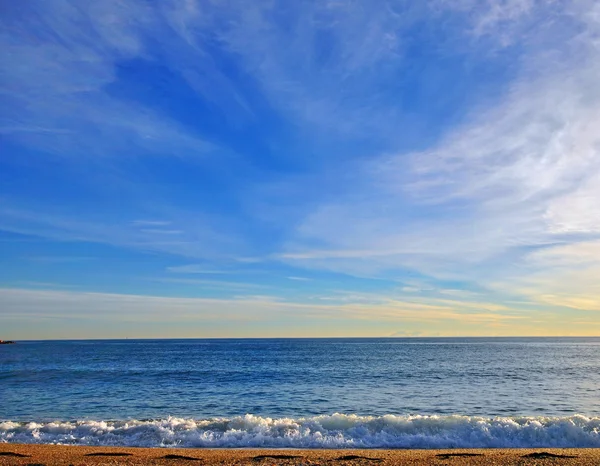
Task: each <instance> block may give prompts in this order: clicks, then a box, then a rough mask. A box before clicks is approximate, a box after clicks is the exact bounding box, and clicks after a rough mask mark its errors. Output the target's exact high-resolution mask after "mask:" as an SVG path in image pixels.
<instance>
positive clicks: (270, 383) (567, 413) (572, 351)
mask: <svg viewBox="0 0 600 466" xmlns="http://www.w3.org/2000/svg"><path fill="white" fill-rule="evenodd" d="M0 442H20V443H61V444H85V445H124V446H165V447H169V446H173V447H175V446H177V447H301V448H304V447H307V448H308V447H311V448H320V447H323V448H347V447H363V448H383V447H386V448H468V447H600V338H465V339H460V338H447V339H273V340H251V339H249V340H120V341H116V340H113V341H52V342H49V341H44V342H19V343H18V344H16V345H4V346H0Z"/></svg>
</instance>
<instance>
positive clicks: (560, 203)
mask: <svg viewBox="0 0 600 466" xmlns="http://www.w3.org/2000/svg"><path fill="white" fill-rule="evenodd" d="M514 3H515V7H514V11H515V14H514V16H515V17H518V18H521V16H523V17H527V18H528V17H529V15H530V14H534V13H535V14H536V15H537V17H538V19H541V21H542V23H541V25H540V26H539V27H538V28H537V29H535V30H534V31H532V32H531V33H528V35H527V36H524V37H523V39H524V42H525V43H524V45H523V47H524V48H525V49H526V50H527V53H528V54H529V62H526V63H525V64H524V65H523V66H522V69H521V70H520V72H519V75H518V77H517V79H516V80H515V81H514V82H513V83H512V84H511V86H510V87H509V88H508V89H507V90H506V92H504V93H503V94H502V95H501V96H500V98H499V99H497V101H496V102H492V104H491V105H486V106H484V105H479V106H478V107H477V108H475V109H474V110H473V111H471V112H470V114H469V116H468V117H467V118H466V119H465V121H464V123H462V124H460V125H458V126H455V127H453V128H450V129H449V130H448V131H447V133H446V135H445V136H444V137H443V138H441V140H440V141H439V142H438V143H437V144H435V145H434V146H433V147H431V148H429V149H426V150H420V151H413V152H409V153H405V152H402V153H395V154H384V155H381V156H378V157H373V158H371V159H370V160H368V161H367V162H365V163H364V164H363V165H362V166H361V167H360V172H359V173H360V174H357V175H356V176H355V177H354V179H357V180H360V181H359V182H357V183H355V184H353V185H352V186H350V187H349V189H348V190H347V192H346V193H345V194H344V195H343V196H340V197H339V198H338V199H334V200H330V201H328V202H324V203H322V204H321V205H320V206H318V207H317V208H316V209H315V210H314V211H313V212H312V213H310V214H309V215H308V216H307V217H306V218H305V219H304V221H303V222H302V223H300V224H299V226H298V228H297V230H296V234H295V236H292V237H291V238H290V239H289V241H288V244H287V247H286V249H285V250H284V251H283V252H282V253H281V254H280V255H279V257H280V258H281V259H282V260H284V261H286V262H288V263H291V264H296V265H301V266H304V267H308V268H310V267H317V268H326V269H328V270H337V271H342V272H348V273H353V274H355V273H358V272H360V271H361V270H362V271H363V272H366V273H370V274H373V275H375V276H377V275H385V274H386V273H388V272H393V271H397V270H399V269H409V270H411V269H412V270H417V271H420V272H421V273H424V274H429V275H433V276H437V277H462V278H470V279H473V280H477V281H480V282H483V283H485V282H486V280H489V279H490V278H491V277H494V276H495V275H501V274H510V273H511V272H515V273H522V272H523V270H517V269H518V268H519V267H521V265H522V264H523V263H524V262H525V261H526V259H525V257H526V256H527V254H528V253H529V252H530V250H531V248H544V247H549V246H552V245H554V244H556V243H557V242H567V243H577V242H579V241H582V240H586V238H587V239H589V235H598V234H599V233H600V211H598V209H597V206H596V204H597V203H595V202H594V201H595V200H596V199H598V198H600V191H599V186H600V154H599V148H600V133H598V131H597V130H596V128H598V127H600V84H599V82H598V80H597V79H596V77H597V76H598V74H599V73H600V49H599V48H598V41H597V36H598V31H600V22H599V21H598V19H597V15H596V16H594V15H593V14H592V13H593V11H597V10H598V7H597V6H596V5H594V4H592V3H590V2H581V3H578V4H576V5H574V6H572V8H571V7H568V8H567V10H566V11H565V10H562V11H558V10H555V9H552V8H550V7H548V8H550V9H549V10H543V9H542V10H539V9H534V11H530V10H531V7H530V5H529V2H521V3H522V4H521V3H519V2H514ZM517 3H519V5H517ZM559 10H560V8H559ZM499 11H500V10H498V13H497V14H500V13H499ZM543 13H545V14H546V16H544V15H543ZM503 14H504V13H503ZM506 14H507V15H508V17H507V18H504V17H496V18H495V19H493V20H492V19H489V20H486V21H484V22H485V23H486V24H487V26H486V27H488V26H489V27H491V26H492V25H494V24H496V23H499V22H500V23H501V22H504V21H505V20H508V19H510V18H512V16H513V14H512V13H510V14H509V13H508V12H507V13H506ZM540 14H542V16H541V18H540ZM494 15H496V13H494ZM494 15H492V16H494ZM557 29H559V30H560V31H561V35H562V36H565V35H568V37H567V38H566V39H565V38H564V37H563V38H562V40H561V41H557V40H556V38H555V37H552V33H553V32H555V30H557ZM597 211H598V212H597ZM340 232H343V233H341V234H340ZM586 235H587V236H586ZM315 245H316V246H317V247H315ZM482 272H483V273H482Z"/></svg>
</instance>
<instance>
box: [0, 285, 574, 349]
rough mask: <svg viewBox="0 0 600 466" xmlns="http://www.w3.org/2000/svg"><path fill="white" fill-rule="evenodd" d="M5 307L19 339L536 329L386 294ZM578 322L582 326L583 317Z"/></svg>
mask: <svg viewBox="0 0 600 466" xmlns="http://www.w3.org/2000/svg"><path fill="white" fill-rule="evenodd" d="M488 307H489V306H488ZM0 309H2V312H0V323H1V324H2V328H3V329H4V330H5V331H6V332H9V331H10V332H12V333H17V331H18V333H19V336H15V338H36V337H38V335H41V334H44V335H45V336H44V338H74V337H78V338H89V337H94V338H101V337H116V336H122V335H126V336H130V337H134V336H138V337H144V336H146V337H147V336H152V335H155V334H156V333H155V332H156V331H157V329H159V330H161V331H162V333H161V334H160V335H161V336H162V337H167V336H171V337H174V336H196V337H202V336H229V337H232V336H252V335H253V336H266V335H272V334H273V332H275V333H274V334H276V335H279V336H282V335H283V336H328V335H329V336H335V335H344V334H345V335H348V332H349V330H348V329H352V328H354V327H356V330H355V331H354V334H355V335H357V336H360V335H363V336H368V335H370V336H385V335H389V325H391V324H395V325H398V324H399V323H403V325H406V326H409V327H410V326H414V325H416V326H419V327H421V328H423V326H426V327H427V328H428V329H430V332H434V333H438V332H439V333H440V334H443V335H477V334H479V335H481V334H486V333H488V332H489V334H497V332H496V328H497V327H496V326H497V324H498V323H505V324H506V325H507V327H505V328H504V332H505V334H521V335H522V334H527V333H528V330H529V329H530V328H532V324H531V323H530V322H529V320H530V319H529V318H528V317H524V316H518V315H515V312H514V311H510V310H509V312H507V313H502V312H496V311H492V312H490V311H484V310H481V309H477V308H476V306H475V305H474V306H473V307H471V308H468V307H464V306H462V305H461V304H458V305H455V304H454V303H452V302H449V301H448V302H438V303H436V302H433V301H432V302H431V303H418V302H409V301H401V300H389V299H383V298H382V299H380V300H379V301H378V302H372V303H362V304H358V303H347V304H339V303H338V304H336V303H333V304H310V303H301V302H294V301H287V300H283V299H279V298H275V297H272V296H240V297H238V298H232V299H209V298H174V297H160V296H142V295H126V294H110V293H90V292H82V291H56V290H39V289H38V290H31V289H14V288H12V289H11V288H5V289H0ZM550 321H551V322H552V319H550ZM315 325H317V327H316V326H315ZM570 325H571V326H574V327H575V328H577V323H576V322H575V323H571V324H570ZM169 329H172V330H171V331H172V334H169V333H168V332H169V331H170V330H169ZM295 329H297V330H295ZM544 330H545V331H546V333H552V330H548V329H544ZM297 331H300V332H301V333H300V334H298V333H297ZM44 332H45V333H44ZM165 332H166V333H165ZM537 333H539V328H538V332H537Z"/></svg>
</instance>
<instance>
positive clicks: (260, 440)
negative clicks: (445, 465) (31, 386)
mask: <svg viewBox="0 0 600 466" xmlns="http://www.w3.org/2000/svg"><path fill="white" fill-rule="evenodd" d="M0 442H2V443H7V442H10V443H47V444H74V445H117V446H140V447H141V446H143V447H225V448H234V447H269V448H508V447H514V448H519V447H531V448H534V447H548V448H549V447H559V448H563V447H600V418H598V417H591V418H590V417H585V416H581V415H577V416H570V417H510V418H508V417H496V418H484V417H469V416H458V415H457V416H395V415H387V416H378V417H373V416H357V415H344V414H333V415H329V416H314V417H305V418H297V419H289V418H282V419H271V418H268V417H260V416H254V415H251V414H247V415H246V416H240V417H234V418H231V419H225V418H219V419H204V420H194V419H180V418H172V417H170V418H167V419H163V420H149V421H148V420H145V421H140V420H129V421H90V420H85V421H75V422H62V421H56V422H44V423H36V422H29V423H19V422H11V421H4V422H0Z"/></svg>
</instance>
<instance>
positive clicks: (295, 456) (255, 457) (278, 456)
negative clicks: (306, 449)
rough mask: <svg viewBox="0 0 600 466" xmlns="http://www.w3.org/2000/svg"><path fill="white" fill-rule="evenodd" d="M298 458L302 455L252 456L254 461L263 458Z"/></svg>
mask: <svg viewBox="0 0 600 466" xmlns="http://www.w3.org/2000/svg"><path fill="white" fill-rule="evenodd" d="M298 458H302V456H298V455H258V456H254V457H252V459H253V460H254V461H261V460H295V459H298Z"/></svg>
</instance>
